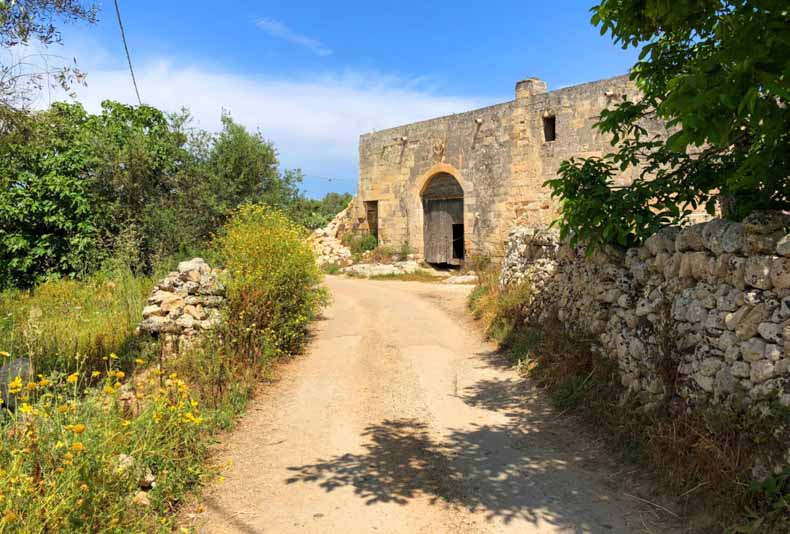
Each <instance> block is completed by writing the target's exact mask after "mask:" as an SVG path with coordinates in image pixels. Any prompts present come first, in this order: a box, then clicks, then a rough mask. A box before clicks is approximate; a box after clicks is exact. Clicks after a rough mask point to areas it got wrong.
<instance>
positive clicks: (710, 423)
mask: <svg viewBox="0 0 790 534" xmlns="http://www.w3.org/2000/svg"><path fill="white" fill-rule="evenodd" d="M529 292H530V288H529V287H528V286H526V285H522V286H520V287H513V288H510V289H508V290H502V289H501V288H500V287H499V286H498V285H497V283H496V276H495V272H489V273H487V274H484V275H483V276H482V278H481V284H480V285H479V286H478V287H477V288H475V290H474V291H473V292H472V294H471V295H470V299H469V306H470V309H471V310H472V312H473V313H474V315H475V316H476V317H477V318H478V319H480V320H481V321H482V322H483V325H484V327H485V328H486V331H487V333H488V335H489V336H490V337H491V338H493V339H494V340H496V341H497V342H498V343H499V344H500V347H501V350H502V352H503V354H504V355H506V357H508V358H509V360H510V361H511V362H512V363H513V365H515V366H517V368H519V369H520V370H522V372H524V373H525V374H528V375H529V376H530V377H531V378H532V379H533V380H534V381H535V383H536V384H537V385H538V386H539V387H542V388H545V390H546V392H547V394H548V395H549V398H550V400H551V402H552V403H553V405H554V406H555V407H556V408H557V409H558V410H560V411H561V413H573V414H576V415H579V416H581V417H582V418H583V420H585V421H587V422H588V423H589V426H590V429H591V431H593V432H596V433H599V434H600V435H601V436H602V437H603V438H605V439H606V441H607V442H608V443H609V445H610V446H611V447H612V449H613V450H614V451H616V452H618V453H619V454H620V455H622V457H623V459H624V460H626V461H630V462H635V463H637V464H638V465H640V466H641V467H643V468H644V469H645V470H647V471H648V472H650V473H651V475H652V477H651V478H653V479H654V480H655V481H656V482H657V483H658V484H659V487H661V488H662V489H663V490H664V491H666V492H667V493H668V494H669V495H675V496H677V497H678V500H679V502H680V503H681V504H682V505H683V506H684V508H685V511H686V512H687V513H688V514H690V515H691V516H699V514H700V512H703V515H705V516H707V517H706V518H699V517H697V518H696V519H698V520H699V519H702V520H705V519H707V520H708V521H709V522H710V524H709V525H708V526H707V528H709V529H710V530H707V531H713V532H717V531H718V532H720V531H729V532H748V533H751V532H754V533H757V532H761V533H762V532H787V531H788V530H787V528H788V525H790V471H788V470H784V471H782V472H778V473H774V474H773V475H770V476H768V477H767V478H766V479H765V480H764V481H761V482H759V483H758V482H756V481H755V480H753V478H752V472H751V471H752V466H753V464H754V462H755V460H756V459H758V458H771V459H777V458H779V459H781V458H782V457H783V455H784V454H786V453H787V443H788V441H787V440H788V429H790V412H788V410H787V409H786V408H782V407H780V406H778V405H776V406H772V407H771V411H770V413H767V414H766V413H757V412H756V410H754V409H750V408H749V407H746V406H744V407H734V408H724V407H719V408H707V409H699V410H696V411H691V412H689V411H686V410H678V409H673V408H672V407H671V406H670V403H669V402H667V403H666V404H665V405H662V406H659V407H657V408H655V409H653V410H650V411H645V410H644V409H642V408H640V407H639V405H638V404H637V403H636V402H635V400H634V399H632V398H629V397H628V396H627V395H626V394H625V391H624V389H623V387H622V386H621V385H620V379H619V375H618V370H617V367H616V363H615V362H614V361H613V360H611V359H609V358H608V357H605V356H604V355H601V354H600V353H598V352H596V351H594V350H592V342H591V340H590V339H589V338H587V337H586V336H585V335H584V334H582V333H580V332H569V331H567V330H566V329H565V328H564V327H563V326H562V325H560V324H558V323H552V324H543V325H539V326H528V325H527V324H526V323H525V313H524V312H525V310H524V308H523V306H524V302H525V300H526V299H527V298H528V296H529ZM779 463H781V460H780V462H779Z"/></svg>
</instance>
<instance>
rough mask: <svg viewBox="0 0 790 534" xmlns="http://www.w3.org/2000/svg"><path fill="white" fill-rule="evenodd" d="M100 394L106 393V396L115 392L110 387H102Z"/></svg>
mask: <svg viewBox="0 0 790 534" xmlns="http://www.w3.org/2000/svg"><path fill="white" fill-rule="evenodd" d="M102 392H104V393H106V394H107V395H112V394H113V393H115V390H114V389H113V387H112V386H104V387H103V388H102Z"/></svg>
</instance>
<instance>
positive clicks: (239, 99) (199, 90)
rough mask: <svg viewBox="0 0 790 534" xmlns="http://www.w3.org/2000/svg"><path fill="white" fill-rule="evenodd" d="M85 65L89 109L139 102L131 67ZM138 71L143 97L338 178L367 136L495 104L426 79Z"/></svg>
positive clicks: (170, 66) (81, 95)
mask: <svg viewBox="0 0 790 534" xmlns="http://www.w3.org/2000/svg"><path fill="white" fill-rule="evenodd" d="M86 68H87V70H88V87H85V88H79V89H78V91H77V92H78V99H79V100H80V101H81V102H83V104H84V105H85V106H86V108H87V109H88V110H89V111H94V112H95V111H97V110H98V109H99V105H100V102H101V101H102V100H104V99H113V100H118V101H122V102H127V103H136V98H135V96H134V89H133V87H132V84H131V80H130V77H129V71H128V70H127V69H125V68H123V67H122V66H119V65H117V64H116V65H113V66H112V67H109V68H102V67H100V66H98V65H95V66H90V65H88V66H87V67H86ZM135 74H136V76H137V83H138V86H139V88H140V94H141V96H142V99H143V102H145V103H147V104H151V105H153V106H156V107H158V108H160V109H163V110H166V111H177V110H179V109H180V108H181V107H183V106H185V107H188V108H189V109H190V110H191V112H192V114H193V115H194V117H195V118H196V120H197V121H198V125H199V126H200V127H202V128H205V129H208V130H212V131H216V130H218V129H219V126H220V120H219V119H220V113H221V111H222V109H227V110H229V111H230V112H231V114H232V116H233V118H234V119H235V120H236V121H238V122H240V123H242V124H244V125H245V126H247V127H248V128H249V129H251V130H253V131H254V130H260V131H261V132H262V133H263V135H264V136H265V137H266V138H268V139H270V140H272V141H273V142H274V144H275V146H276V147H277V149H278V151H279V153H280V160H281V162H282V164H283V166H285V167H300V168H302V169H304V170H305V172H307V173H312V174H316V175H319V176H329V177H333V178H350V179H353V178H355V177H356V169H357V145H358V140H359V135H360V134H362V133H365V132H369V131H373V130H380V129H384V128H389V127H392V126H397V125H400V124H406V123H410V122H414V121H417V120H423V119H427V118H431V117H437V116H440V115H446V114H450V113H456V112H460V111H466V110H470V109H474V108H476V107H479V106H481V105H484V104H488V103H492V102H490V101H486V102H483V101H481V99H478V98H462V97H454V96H442V95H439V94H437V93H436V91H434V90H431V89H430V88H425V82H424V81H423V80H404V79H402V78H398V77H393V76H385V75H381V74H376V73H362V72H355V71H347V72H344V73H340V74H320V75H313V76H302V77H253V76H246V75H240V74H236V73H229V72H221V71H210V70H205V69H203V68H200V67H193V66H176V65H175V64H174V63H173V62H171V61H168V60H159V61H155V62H149V63H145V64H141V65H139V66H138V67H137V68H136V69H135ZM503 100H504V99H503ZM496 101H498V100H497V99H494V100H493V102H496ZM308 185H309V184H308ZM348 189H352V188H351V187H350V188H348Z"/></svg>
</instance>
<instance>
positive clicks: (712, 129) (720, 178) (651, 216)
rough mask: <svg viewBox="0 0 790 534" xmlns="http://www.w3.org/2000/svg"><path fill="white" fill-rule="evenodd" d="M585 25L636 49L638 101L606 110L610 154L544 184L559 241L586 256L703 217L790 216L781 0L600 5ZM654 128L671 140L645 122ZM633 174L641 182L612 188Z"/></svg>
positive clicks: (575, 162)
mask: <svg viewBox="0 0 790 534" xmlns="http://www.w3.org/2000/svg"><path fill="white" fill-rule="evenodd" d="M592 13H593V16H592V23H593V24H594V25H596V26H598V27H599V28H600V30H601V34H610V35H611V37H612V39H613V40H614V42H615V43H618V44H620V45H621V46H622V47H623V48H630V47H635V48H641V51H640V55H639V61H638V62H637V63H636V64H635V65H634V67H633V68H632V69H631V74H630V76H631V79H632V80H634V81H635V83H636V84H637V86H638V87H639V89H640V90H641V92H642V98H641V100H638V101H635V102H632V101H625V102H621V103H619V104H618V105H616V106H614V107H612V108H611V109H607V110H605V111H604V112H603V113H602V114H601V117H600V120H599V122H598V123H597V125H596V127H597V128H598V130H599V131H601V132H603V133H606V134H610V135H611V137H612V143H613V146H614V149H613V151H612V152H611V153H609V154H607V155H606V156H604V157H603V158H586V159H572V160H569V161H565V162H563V163H562V165H561V167H560V172H559V175H558V177H557V178H556V179H554V180H549V181H548V182H547V185H548V186H549V187H550V188H551V189H552V193H553V195H554V196H557V197H559V198H560V199H561V201H562V212H561V216H560V219H559V221H558V223H559V226H560V228H561V231H562V232H563V234H564V235H566V236H571V237H572V239H573V240H574V241H576V242H583V243H585V244H587V245H589V246H590V247H591V248H595V247H597V246H600V245H603V244H606V243H618V244H620V245H624V246H627V245H631V244H634V243H638V242H640V241H641V240H642V239H644V238H645V237H647V236H649V235H650V234H652V233H653V232H655V231H656V230H657V229H658V228H660V227H662V226H666V225H668V224H676V223H681V222H683V220H685V219H686V218H687V216H688V215H689V214H690V213H691V212H693V211H694V210H697V209H698V208H700V207H704V208H705V209H706V210H707V211H708V212H710V213H714V212H715V211H716V209H717V206H718V207H719V208H720V209H721V211H722V214H723V215H724V216H726V217H730V218H733V219H740V218H743V217H744V216H745V215H747V214H748V213H750V212H752V211H754V210H758V209H788V208H790V182H789V180H788V177H789V176H790V143H789V141H790V108H788V101H789V100H790V10H789V9H788V6H787V2H786V1H784V0H701V1H700V0H673V1H671V2H669V1H667V0H604V1H602V2H601V3H600V4H599V5H597V6H595V7H593V8H592ZM654 118H658V119H660V120H662V121H664V122H665V123H666V125H667V128H668V131H669V135H666V136H663V137H659V136H657V135H655V133H650V132H648V131H647V129H646V128H645V126H644V124H645V121H646V120H647V119H654ZM631 167H636V168H638V169H639V170H638V177H637V178H636V179H635V180H634V181H633V182H632V183H631V184H630V185H628V186H626V187H616V186H615V177H616V176H617V174H618V173H619V172H622V171H625V170H627V169H629V168H631Z"/></svg>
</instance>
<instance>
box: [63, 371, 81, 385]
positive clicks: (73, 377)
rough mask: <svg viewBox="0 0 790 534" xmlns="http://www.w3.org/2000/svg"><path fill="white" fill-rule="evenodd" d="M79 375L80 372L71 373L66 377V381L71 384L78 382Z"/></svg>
mask: <svg viewBox="0 0 790 534" xmlns="http://www.w3.org/2000/svg"><path fill="white" fill-rule="evenodd" d="M79 376H80V374H79V373H71V374H70V375H69V376H68V377H66V382H68V383H69V384H76V383H77V379H78V378H79Z"/></svg>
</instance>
